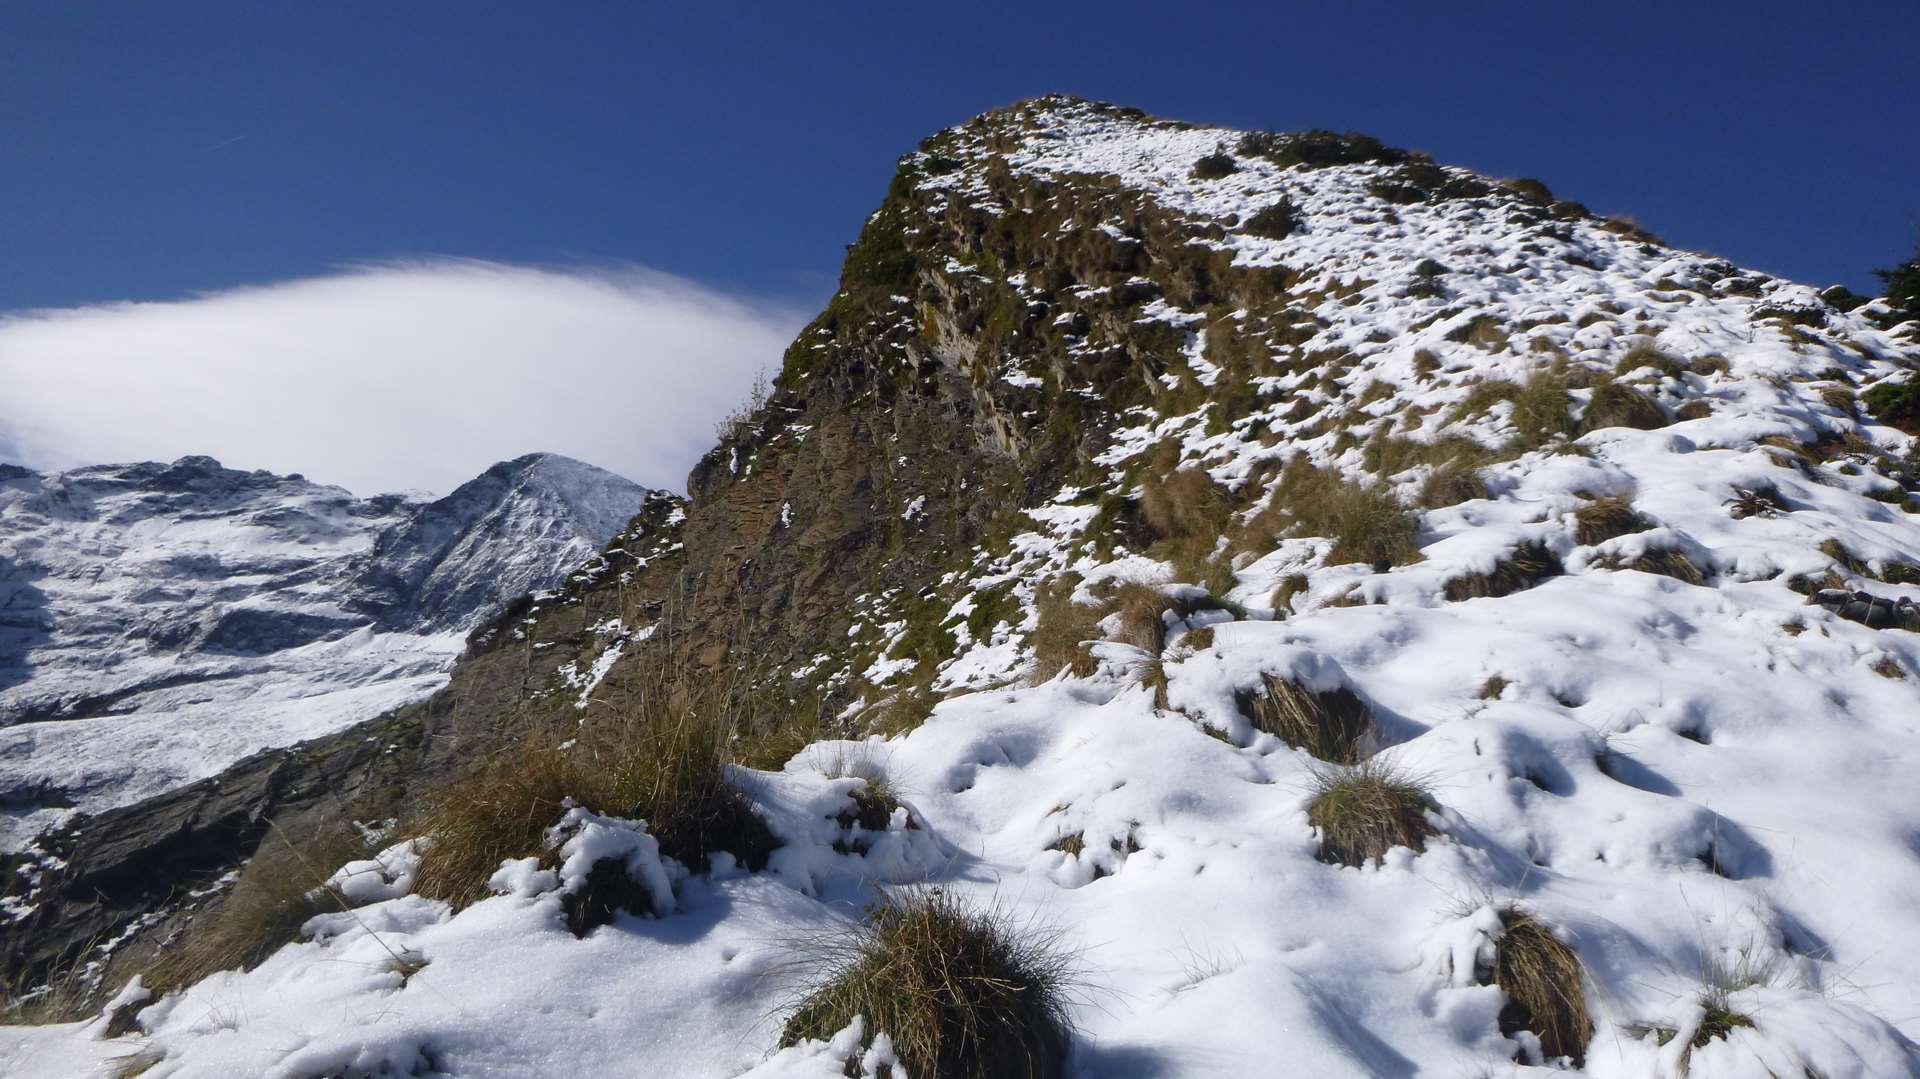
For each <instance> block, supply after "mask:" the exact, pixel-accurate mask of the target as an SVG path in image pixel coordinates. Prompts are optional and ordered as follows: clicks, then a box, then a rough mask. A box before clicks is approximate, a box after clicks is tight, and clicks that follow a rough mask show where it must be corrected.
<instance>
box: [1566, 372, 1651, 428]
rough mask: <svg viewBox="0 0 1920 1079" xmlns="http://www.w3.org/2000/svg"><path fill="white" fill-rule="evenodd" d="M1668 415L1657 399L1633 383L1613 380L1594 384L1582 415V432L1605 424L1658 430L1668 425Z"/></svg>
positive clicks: (1605, 425)
mask: <svg viewBox="0 0 1920 1079" xmlns="http://www.w3.org/2000/svg"><path fill="white" fill-rule="evenodd" d="M1667 423H1668V420H1667V414H1666V411H1665V410H1664V409H1662V408H1661V407H1660V405H1659V403H1658V402H1657V401H1655V400H1654V399H1653V398H1651V397H1648V396H1647V395H1646V394H1644V393H1641V392H1640V391H1639V390H1636V389H1634V388H1633V387H1631V386H1627V385H1624V384H1622V383H1619V382H1614V381H1611V380H1605V381H1601V382H1599V383H1598V384H1596V385H1595V386H1594V387H1593V396H1592V397H1591V398H1589V399H1588V401H1587V408H1586V411H1585V412H1583V413H1581V415H1580V430H1581V432H1583V433H1584V432H1587V431H1598V430H1600V429H1601V428H1603V427H1632V428H1635V429H1637V430H1641V431H1654V430H1658V429H1659V428H1662V427H1665V426H1666V425H1667Z"/></svg>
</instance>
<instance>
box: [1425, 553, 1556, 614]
mask: <svg viewBox="0 0 1920 1079" xmlns="http://www.w3.org/2000/svg"><path fill="white" fill-rule="evenodd" d="M1563 572H1565V567H1563V566H1562V565H1561V564H1560V559H1559V557H1558V556H1557V555H1555V554H1554V553H1553V552H1552V551H1549V550H1548V549H1547V548H1546V546H1545V545H1544V544H1540V543H1523V544H1521V545H1520V546H1518V547H1515V548H1514V549H1513V553H1511V554H1509V555H1507V556H1506V557H1505V558H1502V559H1500V560H1499V561H1498V562H1496V563H1494V565H1493V568H1492V569H1490V570H1488V571H1486V572H1485V573H1469V574H1467V575H1465V576H1463V577H1455V578H1453V579H1452V580H1450V581H1448V582H1447V586H1446V596H1447V598H1448V599H1450V600H1453V601H1455V602H1458V601H1460V600H1463V599H1480V598H1484V597H1488V596H1507V595H1512V594H1513V593H1515V592H1520V591H1524V590H1526V589H1529V588H1532V587H1533V586H1534V585H1537V584H1539V583H1540V582H1541V581H1544V580H1546V579H1547V578H1549V577H1558V576H1559V575H1560V574H1561V573H1563Z"/></svg>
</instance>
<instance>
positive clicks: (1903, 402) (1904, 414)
mask: <svg viewBox="0 0 1920 1079" xmlns="http://www.w3.org/2000/svg"><path fill="white" fill-rule="evenodd" d="M1860 401H1861V403H1862V404H1864V405H1866V406H1867V412H1868V413H1870V414H1871V415H1872V416H1873V418H1874V419H1875V420H1877V421H1879V422H1880V423H1884V424H1886V425H1887V426H1888V427H1895V428H1898V429H1900V430H1902V431H1905V432H1906V433H1907V434H1910V435H1912V434H1920V378H1914V377H1912V376H1908V377H1907V378H1904V379H1902V380H1900V381H1899V382H1893V381H1887V382H1882V383H1880V384H1879V385H1878V386H1875V387H1874V388H1872V389H1870V390H1868V391H1867V392H1865V393H1863V394H1861V395H1860Z"/></svg>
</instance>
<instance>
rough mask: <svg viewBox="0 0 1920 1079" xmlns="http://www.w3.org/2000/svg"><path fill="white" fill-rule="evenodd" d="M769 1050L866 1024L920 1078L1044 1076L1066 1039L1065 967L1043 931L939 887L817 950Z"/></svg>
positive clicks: (1065, 959)
mask: <svg viewBox="0 0 1920 1079" xmlns="http://www.w3.org/2000/svg"><path fill="white" fill-rule="evenodd" d="M821 953H822V954H821V956H820V957H819V958H818V959H816V960H815V961H814V962H813V964H812V965H813V966H814V968H815V969H814V970H813V971H812V972H811V973H812V978H811V979H810V980H811V981H812V982H813V987H812V988H811V989H809V990H808V991H807V992H806V994H805V996H803V997H802V998H801V1000H800V1001H799V1003H798V1005H797V1006H796V1007H795V1009H794V1012H793V1014H792V1016H791V1017H790V1018H788V1020H787V1022H786V1026H785V1028H784V1030H782V1032H781V1043H782V1044H784V1045H792V1044H795V1043H797V1042H799V1041H801V1040H803V1039H809V1038H811V1039H821V1040H825V1039H827V1038H830V1037H832V1036H833V1035H834V1034H835V1033H836V1032H838V1031H839V1030H841V1029H842V1028H843V1027H845V1026H846V1025H847V1024H848V1023H850V1022H852V1021H853V1019H854V1017H855V1016H860V1017H862V1018H864V1019H865V1020H866V1030H867V1033H868V1036H869V1039H871V1036H872V1035H874V1034H878V1033H881V1032H884V1033H885V1034H886V1035H887V1036H888V1037H889V1038H890V1039H891V1040H892V1042H893V1048H894V1052H895V1053H896V1054H897V1055H898V1057H899V1060H900V1064H901V1067H902V1068H903V1069H904V1070H905V1071H906V1072H907V1073H908V1074H910V1075H913V1076H916V1077H927V1079H1054V1077H1056V1076H1059V1075H1061V1074H1063V1073H1064V1070H1065V1065H1066V1056H1067V1048H1068V1046H1069V1044H1070V1043H1071V1041H1072V1037H1073V1022H1072V1018H1071V1015H1070V1013H1069V1007H1068V1006H1069V1004H1070V1001H1071V996H1072V992H1073V959H1072V957H1071V956H1070V955H1069V954H1067V953H1066V952H1065V951H1064V950H1062V949H1061V947H1060V946H1059V942H1058V939H1057V938H1056V937H1055V936H1054V935H1052V934H1049V933H1045V932H1040V931H1036V930H1034V929H1032V928H1031V927H1027V926H1022V925H1019V924H1016V923H1015V922H1014V921H1013V920H1012V919H1011V918H1010V917H1009V916H1008V915H1006V914H1005V913H1003V912H1001V911H998V910H994V909H990V908H988V909H983V908H979V907H975V906H972V905H970V904H968V903H966V902H964V901H962V900H960V899H957V898H955V897H953V896H951V895H949V894H948V893H946V892H943V891H941V890H939V889H927V890H924V891H916V892H911V893H908V894H907V895H905V896H903V897H898V898H895V899H892V900H891V901H889V902H888V903H886V904H885V905H883V906H880V907H878V908H876V909H874V910H873V911H872V912H871V914H870V917H869V918H868V920H867V923H866V924H865V925H863V926H861V927H859V928H857V929H855V930H853V931H852V932H850V933H849V934H848V935H847V936H846V937H844V938H842V939H840V940H837V941H833V942H829V943H828V944H826V945H825V946H824V947H822V948H821Z"/></svg>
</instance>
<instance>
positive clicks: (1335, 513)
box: [1249, 456, 1420, 566]
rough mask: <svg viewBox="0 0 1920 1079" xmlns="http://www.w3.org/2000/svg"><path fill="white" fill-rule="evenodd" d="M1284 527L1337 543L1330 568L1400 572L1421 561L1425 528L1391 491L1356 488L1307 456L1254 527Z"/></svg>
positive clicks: (1291, 468) (1295, 463)
mask: <svg viewBox="0 0 1920 1079" xmlns="http://www.w3.org/2000/svg"><path fill="white" fill-rule="evenodd" d="M1282 522H1285V523H1287V524H1290V525H1291V526H1292V527H1293V528H1294V529H1295V530H1296V531H1298V532H1299V533H1301V534H1303V535H1308V536H1325V537H1327V538H1328V539H1331V540H1332V541H1333V548H1332V550H1330V551H1328V552H1327V564H1328V565H1337V564H1340V563H1344V562H1365V563H1367V564H1369V565H1374V566H1382V565H1385V566H1397V565H1404V564H1406V563H1408V562H1414V561H1418V560H1419V558H1420V548H1419V544H1418V542H1417V541H1418V538H1419V535H1420V523H1419V521H1418V520H1417V519H1416V518H1415V517H1414V515H1413V514H1412V513H1411V512H1409V511H1408V510H1407V508H1406V507H1404V506H1402V505H1401V504H1400V500H1399V499H1397V498H1395V497H1394V494H1393V491H1392V490H1391V489H1390V488H1388V487H1385V486H1377V485H1364V484H1359V483H1355V482H1353V481H1352V480H1349V479H1346V478H1345V477H1343V476H1341V475H1340V474H1339V473H1338V472H1336V471H1333V470H1332V469H1323V468H1318V467H1315V466H1314V465H1313V464H1312V463H1311V462H1309V461H1308V460H1307V459H1306V458H1305V457H1304V456H1302V457H1296V458H1294V459H1293V460H1292V461H1291V462H1289V463H1288V465H1287V468H1286V471H1285V472H1284V473H1282V475H1281V477H1280V483H1279V486H1278V489H1277V490H1276V491H1275V493H1274V497H1273V500H1272V501H1271V502H1270V503H1269V504H1268V507H1267V508H1266V509H1265V510H1263V511H1261V513H1260V514H1259V515H1258V516H1257V517H1256V518H1255V520H1254V522H1252V523H1251V524H1250V525H1249V527H1250V528H1259V529H1265V530H1272V531H1277V530H1278V526H1279V525H1280V524H1281V523H1282Z"/></svg>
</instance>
